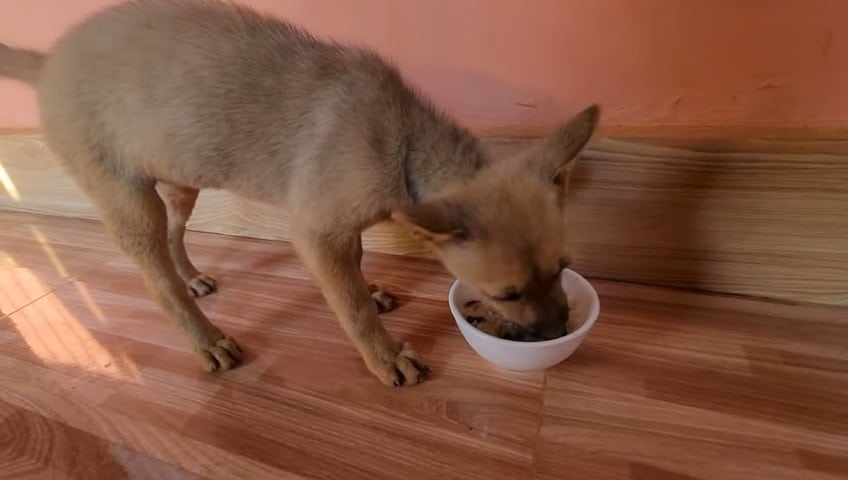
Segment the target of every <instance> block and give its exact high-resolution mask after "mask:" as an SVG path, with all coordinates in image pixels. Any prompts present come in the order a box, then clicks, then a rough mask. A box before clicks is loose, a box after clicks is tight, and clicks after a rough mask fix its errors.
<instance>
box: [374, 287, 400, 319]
mask: <svg viewBox="0 0 848 480" xmlns="http://www.w3.org/2000/svg"><path fill="white" fill-rule="evenodd" d="M368 290H370V291H371V297H372V298H373V299H374V303H376V304H377V311H378V312H380V313H386V312H391V311H392V310H394V309H395V308H397V305H398V299H397V297H396V296H394V295H392V294H391V293H389V292H387V291H385V290H383V288H382V287H380V286H378V285H374V284H371V285H368Z"/></svg>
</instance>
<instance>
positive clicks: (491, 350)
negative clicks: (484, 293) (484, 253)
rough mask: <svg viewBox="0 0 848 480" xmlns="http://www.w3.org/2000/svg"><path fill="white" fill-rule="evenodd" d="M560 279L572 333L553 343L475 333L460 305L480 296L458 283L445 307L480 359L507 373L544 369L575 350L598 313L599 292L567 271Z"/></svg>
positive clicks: (454, 286) (571, 271)
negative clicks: (448, 306) (565, 297)
mask: <svg viewBox="0 0 848 480" xmlns="http://www.w3.org/2000/svg"><path fill="white" fill-rule="evenodd" d="M561 278H562V288H563V289H564V290H565V294H566V295H567V297H568V306H569V318H568V331H569V332H571V333H569V334H568V335H565V336H563V337H559V338H555V339H553V340H544V341H540V342H518V341H513V340H504V339H502V338H498V337H495V336H492V335H489V334H488V333H484V332H482V331H480V330H478V329H477V328H476V327H474V326H473V325H471V324H470V323H468V321H467V320H466V319H465V316H463V315H462V313H461V312H460V310H459V305H465V303H466V302H468V301H470V300H479V299H480V297H479V294H477V293H476V292H475V290H474V289H473V288H472V287H470V286H468V285H466V284H463V283H461V282H460V281H459V280H457V281H455V282H454V283H453V285H452V286H451V289H450V293H449V294H448V304H449V305H450V309H451V313H453V318H454V320H456V324H457V326H459V331H460V332H462V336H463V337H465V341H467V342H468V344H469V345H471V348H473V349H474V351H476V352H477V353H478V354H479V355H480V356H481V357H483V358H485V359H486V360H488V361H490V362H492V363H494V364H495V365H498V366H500V367H503V368H506V369H509V370H518V371H532V370H545V369H546V368H550V367H552V366H554V365H556V364H558V363H560V362H562V361H563V360H565V359H566V358H568V357H569V356H570V355H571V354H572V353H574V351H575V350H577V347H579V346H580V344H581V343H583V340H584V339H585V338H586V335H587V334H588V333H589V330H590V329H591V328H592V325H594V324H595V320H597V318H598V313H599V312H600V305H601V302H600V300H599V299H598V293H597V292H596V291H595V289H594V288H592V285H590V284H589V282H588V281H586V279H585V278H583V277H581V276H580V275H578V274H577V272H574V271H573V270H568V269H566V270H563V271H562V277H561Z"/></svg>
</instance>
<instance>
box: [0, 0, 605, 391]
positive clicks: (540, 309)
mask: <svg viewBox="0 0 848 480" xmlns="http://www.w3.org/2000/svg"><path fill="white" fill-rule="evenodd" d="M0 75H3V76H6V77H10V78H15V79H18V80H20V81H23V82H26V83H29V84H31V85H32V86H34V87H35V88H36V89H37V92H38V102H39V107H40V111H41V122H42V126H43V130H44V134H45V138H46V141H47V143H48V145H49V147H50V149H51V150H52V151H53V152H54V153H55V155H56V156H57V157H58V158H59V160H60V161H61V163H62V164H63V165H64V167H65V169H66V170H67V172H68V173H69V174H70V175H71V176H72V177H73V178H74V179H75V181H76V182H77V183H78V184H79V186H80V188H81V189H82V190H83V191H84V192H85V193H86V194H87V195H88V196H89V197H90V198H91V200H92V202H93V203H94V204H95V205H96V206H97V208H98V211H99V214H100V217H101V219H102V222H103V224H104V226H105V227H106V228H107V230H108V231H110V232H111V234H112V235H113V237H114V240H115V242H116V243H117V245H118V246H119V247H120V248H121V249H122V250H123V251H124V252H125V253H126V254H127V255H128V256H129V257H131V258H132V259H133V260H134V261H135V263H136V264H137V265H138V266H139V268H140V270H141V273H142V275H143V277H144V281H145V284H146V286H147V288H148V290H149V292H150V294H151V296H152V298H153V299H155V300H156V302H158V304H159V305H160V306H161V308H162V309H163V310H164V312H165V313H166V314H167V316H168V317H170V318H171V320H172V321H173V322H174V323H175V324H176V326H177V327H178V328H179V329H181V330H182V331H183V332H185V334H186V336H187V337H188V339H189V341H190V342H191V345H192V346H193V349H194V351H195V352H196V353H197V356H198V358H199V360H200V363H201V365H202V367H203V368H204V369H205V370H208V371H224V370H229V369H231V368H233V367H234V366H235V365H237V364H238V363H239V361H240V360H241V358H242V352H241V350H240V348H239V346H238V345H237V343H236V341H235V340H234V339H233V338H232V337H229V336H227V335H226V334H225V333H223V332H222V331H221V330H220V329H218V328H217V327H216V326H215V325H213V324H212V323H211V322H210V321H209V319H207V317H206V316H205V315H204V314H203V312H201V311H200V309H199V308H198V306H197V304H196V303H195V300H194V299H193V298H192V297H193V296H203V295H206V294H208V293H210V292H212V291H214V290H215V288H216V286H215V281H214V280H213V279H212V278H210V277H209V276H208V275H204V274H203V273H201V272H200V271H198V269H197V268H195V266H194V265H193V264H192V263H191V261H190V260H189V257H188V255H187V254H186V250H185V247H184V245H183V234H184V232H185V225H186V221H187V220H188V218H189V216H190V215H191V212H192V209H193V207H194V204H195V201H196V199H197V195H198V191H199V190H200V189H204V188H216V189H225V190H228V191H230V192H233V193H234V194H237V195H241V196H243V197H246V198H250V199H254V200H259V201H263V202H267V203H270V204H273V205H279V206H280V207H284V208H286V209H287V210H288V212H289V213H290V219H291V239H292V243H293V245H294V247H295V249H296V251H297V253H298V255H299V257H300V258H301V259H302V261H303V262H304V263H305V265H306V266H307V268H308V270H309V272H310V274H311V276H312V277H313V278H314V280H315V281H316V282H317V283H318V285H319V286H320V288H321V291H322V293H323V295H324V298H325V299H326V301H327V303H328V304H329V306H330V307H331V308H332V310H333V311H334V313H335V314H336V316H337V317H338V320H339V322H340V324H341V326H342V328H343V329H344V331H345V333H346V334H347V335H348V336H349V338H350V339H351V340H352V342H353V343H354V344H355V346H356V348H357V349H358V350H359V352H360V354H361V356H362V358H363V360H364V362H365V364H366V365H367V367H368V369H369V370H370V371H371V372H373V374H374V375H376V376H377V378H379V379H380V380H381V381H382V382H383V383H385V384H386V385H394V386H401V385H413V384H416V383H419V382H421V381H423V380H424V379H425V378H426V377H427V375H428V373H429V372H430V369H429V368H428V367H427V366H426V364H425V363H424V361H423V360H422V359H421V357H420V356H419V355H418V354H417V353H416V352H415V351H414V350H413V349H412V348H411V347H410V346H409V345H408V344H406V343H402V342H399V341H397V340H395V339H394V338H392V337H391V336H390V335H389V334H388V333H387V331H386V329H385V328H384V327H383V325H382V323H381V321H380V320H379V318H378V316H377V314H378V306H377V303H375V298H376V299H382V300H385V298H386V294H385V292H382V291H380V290H379V289H375V288H369V286H368V284H367V283H366V281H365V280H364V278H363V276H362V273H361V271H360V260H361V257H362V244H361V233H362V232H363V230H365V229H366V228H367V227H369V226H371V225H373V224H375V223H377V222H380V221H384V220H388V219H393V220H394V221H396V222H398V223H399V224H401V225H403V226H405V227H406V228H408V229H409V231H410V232H412V233H413V234H414V235H417V236H418V237H419V238H421V239H423V240H424V241H425V242H426V243H427V244H428V245H429V247H430V248H431V249H432V250H433V252H434V254H435V255H436V256H437V258H439V259H440V261H441V262H442V263H443V264H444V266H445V267H446V268H447V269H448V270H449V271H450V272H451V273H452V274H453V275H454V276H456V277H457V278H459V279H461V280H462V281H464V282H467V283H470V284H472V285H474V286H476V287H477V288H478V289H479V290H480V291H481V292H483V293H484V294H485V296H486V297H487V299H488V300H489V301H491V302H492V303H493V304H494V305H495V306H496V308H498V309H499V310H500V311H501V313H502V314H503V316H504V317H506V318H509V319H510V320H512V321H513V322H516V323H518V324H521V325H525V326H528V327H532V328H533V329H534V331H537V332H540V333H541V334H542V336H549V337H554V336H558V335H559V334H561V333H562V332H561V331H560V329H561V328H563V327H562V325H563V323H564V322H563V318H564V317H565V315H567V308H568V307H567V304H566V300H565V295H564V294H563V292H562V290H561V289H560V288H559V286H558V285H559V282H558V279H557V277H558V275H559V272H560V271H561V270H562V268H563V267H564V266H565V265H566V264H567V262H568V252H567V250H566V242H565V233H566V232H565V224H564V220H563V208H564V206H565V198H566V185H567V178H568V172H569V170H570V168H571V166H572V164H573V159H574V158H575V157H576V156H577V154H578V153H579V152H580V151H581V149H582V148H583V147H584V145H585V144H586V143H587V141H588V140H589V138H590V136H591V134H592V131H593V130H594V128H595V126H596V124H597V122H598V117H599V109H598V108H597V107H596V106H594V105H593V106H591V107H589V108H587V109H586V110H584V111H583V112H581V113H579V114H578V115H577V116H575V117H574V118H572V119H571V120H570V121H569V122H567V123H566V124H564V125H563V126H562V127H560V128H558V129H557V130H556V131H555V132H553V133H552V134H551V135H550V136H548V137H547V138H544V139H541V140H539V141H537V142H536V143H535V144H533V145H532V146H530V147H528V148H527V149H526V150H525V151H524V152H522V153H521V154H520V155H518V156H517V157H515V158H510V159H494V158H490V157H489V156H488V155H487V154H486V153H484V151H483V150H482V149H481V147H480V143H479V141H478V139H476V138H475V137H474V136H473V135H472V134H471V133H470V132H469V131H468V130H466V129H464V128H462V127H460V126H458V125H457V124H456V123H454V122H453V121H451V120H450V119H448V118H447V117H446V116H445V115H443V114H442V113H440V112H439V111H438V110H437V109H436V108H434V107H433V106H432V105H431V104H430V103H429V102H428V101H427V100H425V99H424V98H423V97H422V96H421V95H420V94H418V93H417V92H416V91H414V90H413V89H412V88H410V87H409V86H408V85H407V84H406V83H405V82H404V80H403V79H402V78H401V75H400V74H399V73H398V71H397V69H396V68H394V67H393V66H392V65H390V64H389V63H387V62H386V61H384V60H383V59H381V58H380V57H379V56H378V55H377V54H375V53H374V52H372V51H370V50H367V49H365V48H359V47H350V46H344V45H340V44H337V43H331V42H324V41H319V40H317V39H315V38H314V37H312V36H311V35H309V34H308V33H306V32H304V31H302V30H300V29H298V28H296V27H294V26H292V25H290V24H288V23H285V22H283V21H280V20H277V19H273V18H269V17H267V16H264V15H262V14H260V13H257V12H255V11H253V10H250V9H248V8H244V7H239V6H234V5H231V4H225V3H219V2H217V1H212V0H182V1H174V0H148V1H144V2H129V3H125V4H121V5H117V6H113V7H109V8H107V9H105V10H103V11H101V12H100V13H97V14H95V15H94V16H92V17H91V18H89V19H88V20H86V21H84V22H83V23H82V24H80V25H78V26H76V27H75V28H73V29H71V31H70V32H68V33H67V34H66V35H64V36H63V37H62V38H61V39H60V40H59V41H58V42H57V43H56V44H55V45H54V46H53V47H52V48H51V49H50V51H49V52H47V53H40V52H35V51H31V50H25V49H14V48H10V47H8V46H5V45H0ZM378 303H380V304H382V305H384V306H386V305H387V302H384V301H380V302H378Z"/></svg>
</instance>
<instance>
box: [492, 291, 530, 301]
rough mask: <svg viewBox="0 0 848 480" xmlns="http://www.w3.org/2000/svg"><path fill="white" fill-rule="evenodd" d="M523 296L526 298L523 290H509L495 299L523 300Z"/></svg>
mask: <svg viewBox="0 0 848 480" xmlns="http://www.w3.org/2000/svg"><path fill="white" fill-rule="evenodd" d="M522 298H524V294H523V293H521V292H507V293H506V294H504V295H501V296H499V297H495V300H498V301H501V302H517V301H519V300H521V299H522Z"/></svg>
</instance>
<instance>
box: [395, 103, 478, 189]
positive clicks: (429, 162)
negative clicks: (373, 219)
mask: <svg viewBox="0 0 848 480" xmlns="http://www.w3.org/2000/svg"><path fill="white" fill-rule="evenodd" d="M427 113H428V115H426V116H425V117H424V118H417V119H415V120H417V121H416V122H413V125H412V128H410V129H409V130H408V132H409V133H408V134H407V135H406V137H405V140H404V149H403V155H402V158H401V162H402V166H403V172H404V183H405V187H406V191H407V194H408V196H409V198H410V199H411V200H412V201H413V202H414V203H417V202H419V201H421V200H424V199H426V198H428V197H432V196H436V195H438V194H439V193H440V192H442V191H443V190H444V189H445V188H447V187H448V186H450V185H452V184H456V183H464V182H467V181H469V180H471V179H472V178H473V177H474V176H475V175H476V174H477V172H479V171H480V170H481V169H483V168H485V167H487V166H488V165H489V162H488V159H487V158H486V156H485V155H484V154H483V151H482V149H481V147H480V143H479V140H478V139H477V138H476V137H475V136H474V135H473V134H472V133H471V132H469V131H468V130H466V129H465V128H462V127H460V126H458V125H456V124H455V123H453V122H452V121H450V120H449V119H447V118H445V117H444V116H442V115H440V114H438V113H435V112H427Z"/></svg>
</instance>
